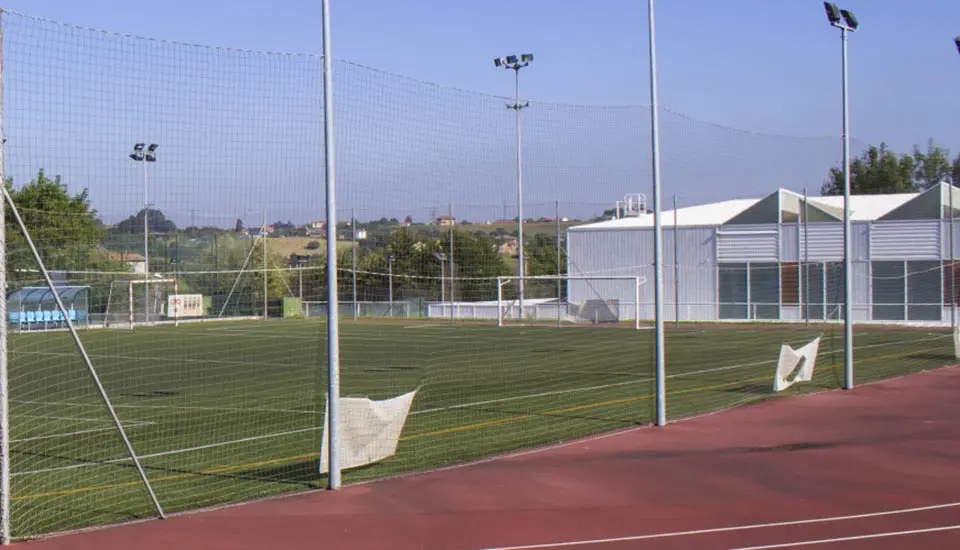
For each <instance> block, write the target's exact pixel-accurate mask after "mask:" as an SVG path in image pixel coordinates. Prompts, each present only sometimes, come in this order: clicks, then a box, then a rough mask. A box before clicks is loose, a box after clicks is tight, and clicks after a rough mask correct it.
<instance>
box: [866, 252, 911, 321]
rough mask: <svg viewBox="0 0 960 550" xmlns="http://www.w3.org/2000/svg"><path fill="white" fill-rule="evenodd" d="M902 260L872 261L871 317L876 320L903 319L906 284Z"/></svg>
mask: <svg viewBox="0 0 960 550" xmlns="http://www.w3.org/2000/svg"><path fill="white" fill-rule="evenodd" d="M904 267H905V265H904V262H902V261H901V262H873V263H871V264H870V272H871V273H870V277H871V279H872V281H871V282H872V283H873V284H872V287H873V294H872V296H871V301H872V302H873V312H872V314H873V318H874V319H875V320H878V321H905V320H906V316H907V314H906V308H905V305H906V301H907V285H906V278H905V277H906V275H905V273H904Z"/></svg>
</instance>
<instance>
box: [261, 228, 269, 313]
mask: <svg viewBox="0 0 960 550" xmlns="http://www.w3.org/2000/svg"><path fill="white" fill-rule="evenodd" d="M261 223H263V225H262V226H260V240H261V241H262V242H263V250H262V252H263V257H262V258H261V260H262V261H263V320H264V321H266V320H267V318H268V316H269V311H268V306H269V297H268V296H267V292H268V286H267V275H269V273H267V211H266V210H264V211H263V221H262V222H261Z"/></svg>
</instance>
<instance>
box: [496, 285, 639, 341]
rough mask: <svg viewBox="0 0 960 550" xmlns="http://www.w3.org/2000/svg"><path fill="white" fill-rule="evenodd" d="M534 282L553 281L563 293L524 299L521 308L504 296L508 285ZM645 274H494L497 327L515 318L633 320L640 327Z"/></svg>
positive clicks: (586, 321)
mask: <svg viewBox="0 0 960 550" xmlns="http://www.w3.org/2000/svg"><path fill="white" fill-rule="evenodd" d="M521 281H523V282H524V283H527V282H533V281H542V282H554V283H559V285H560V286H564V285H565V287H566V292H565V298H564V296H555V297H553V298H550V299H545V300H541V302H542V303H538V302H537V301H533V303H531V300H526V303H525V304H524V307H523V311H520V310H519V303H518V300H517V299H515V298H513V297H508V296H507V291H509V290H510V286H511V285H514V286H516V285H518V283H519V282H521ZM644 282H646V277H642V276H633V275H596V276H594V275H534V276H524V277H519V276H516V275H512V276H500V277H497V326H501V327H502V326H504V325H507V324H509V323H508V322H507V321H509V320H511V319H514V320H519V321H521V322H523V321H525V320H531V321H546V320H550V319H553V320H556V321H557V322H558V323H563V322H567V323H571V324H601V323H611V324H618V323H621V322H623V321H633V326H634V328H636V329H639V328H640V319H641V308H640V304H641V293H640V289H641V286H642V285H643V283H644Z"/></svg>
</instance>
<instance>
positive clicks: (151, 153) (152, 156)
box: [144, 143, 159, 162]
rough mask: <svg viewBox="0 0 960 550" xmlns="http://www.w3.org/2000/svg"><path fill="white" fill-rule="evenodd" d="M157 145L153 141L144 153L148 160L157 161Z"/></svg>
mask: <svg viewBox="0 0 960 550" xmlns="http://www.w3.org/2000/svg"><path fill="white" fill-rule="evenodd" d="M157 147H159V146H158V145H157V144H156V143H151V144H150V146H149V147H147V152H146V154H145V155H144V160H146V161H147V162H157Z"/></svg>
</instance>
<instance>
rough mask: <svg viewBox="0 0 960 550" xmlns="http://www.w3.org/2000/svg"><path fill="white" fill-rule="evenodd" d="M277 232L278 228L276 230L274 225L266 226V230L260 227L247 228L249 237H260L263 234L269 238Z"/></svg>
mask: <svg viewBox="0 0 960 550" xmlns="http://www.w3.org/2000/svg"><path fill="white" fill-rule="evenodd" d="M276 230H277V228H275V227H274V226H272V225H268V226H266V227H264V228H260V227H248V228H247V235H250V236H251V237H259V236H260V235H261V234H262V233H266V234H267V235H268V236H269V235H272V234H273V232H274V231H276Z"/></svg>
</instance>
